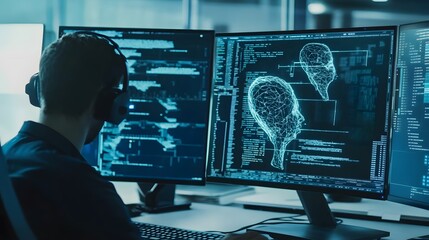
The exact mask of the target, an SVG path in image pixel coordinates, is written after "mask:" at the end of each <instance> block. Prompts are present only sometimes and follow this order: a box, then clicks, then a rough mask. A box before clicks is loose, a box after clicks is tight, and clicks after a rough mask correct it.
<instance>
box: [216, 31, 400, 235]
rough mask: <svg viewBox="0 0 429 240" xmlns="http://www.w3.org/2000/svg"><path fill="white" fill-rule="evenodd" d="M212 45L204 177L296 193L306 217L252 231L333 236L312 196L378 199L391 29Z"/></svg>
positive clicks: (228, 39) (383, 178)
mask: <svg viewBox="0 0 429 240" xmlns="http://www.w3.org/2000/svg"><path fill="white" fill-rule="evenodd" d="M215 41H216V43H215V44H216V56H215V63H216V69H215V77H214V90H213V113H212V114H213V116H212V119H213V124H212V126H211V142H210V145H209V146H210V151H209V154H210V156H209V162H208V180H209V181H216V182H224V183H237V184H247V185H258V186H268V187H279V188H288V189H297V190H298V195H299V196H300V199H301V202H302V204H303V206H304V209H305V210H306V213H307V216H308V217H309V219H310V221H311V222H312V225H305V226H303V225H296V224H294V225H293V226H291V227H290V228H288V227H286V226H281V227H280V226H276V227H275V228H276V230H279V231H280V232H281V233H278V232H277V233H276V230H273V229H267V228H258V230H260V231H262V232H267V233H272V234H273V235H276V234H290V233H292V232H296V233H297V235H298V236H301V237H302V236H303V235H305V236H309V235H306V234H309V233H310V232H312V233H314V229H315V228H317V227H315V226H323V227H324V228H322V230H323V231H321V232H324V233H326V234H327V235H329V236H331V235H330V234H341V233H339V232H341V231H343V230H344V228H343V227H344V225H342V224H341V225H338V226H337V227H335V226H336V222H335V219H333V218H332V214H331V212H330V209H329V207H328V206H327V204H326V199H325V198H324V197H323V195H322V194H321V192H324V193H344V194H348V195H353V196H361V197H367V198H375V199H386V197H387V187H388V185H387V173H388V159H389V153H390V152H389V140H390V116H391V114H390V112H391V108H392V101H391V97H392V90H393V79H394V78H393V76H394V63H395V49H396V27H394V26H388V27H368V28H351V29H329V30H307V31H288V32H261V33H225V34H217V35H216V40H215ZM308 198H310V199H308ZM317 201H320V202H317ZM312 208H313V209H312ZM313 210H314V212H313ZM324 211H325V213H326V217H323V216H320V215H318V214H323V213H322V212H324ZM325 227H327V228H325ZM325 230H326V231H325ZM328 230H329V231H328ZM344 231H346V232H348V231H349V230H344ZM351 231H354V230H351ZM370 232H372V231H371V230H368V231H367V230H362V232H361V233H363V234H369V236H372V237H378V236H386V234H387V235H388V233H387V232H372V233H374V234H375V235H371V234H372V233H370ZM317 234H318V232H317V230H316V239H322V238H323V236H321V235H320V236H318V235H317ZM348 234H350V235H347V237H352V236H356V237H362V236H359V234H355V233H353V234H351V233H348ZM332 236H333V235H332ZM339 236H341V235H339ZM363 236H367V235H363ZM343 237H344V236H343ZM340 238H341V237H340Z"/></svg>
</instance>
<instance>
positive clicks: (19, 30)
mask: <svg viewBox="0 0 429 240" xmlns="http://www.w3.org/2000/svg"><path fill="white" fill-rule="evenodd" d="M0 36H1V37H0V115H1V117H0V140H1V144H4V143H6V142H7V141H9V140H10V139H11V138H12V137H14V136H15V135H16V134H17V133H18V131H19V129H20V128H21V126H22V123H23V122H24V121H26V120H33V121H34V120H37V119H38V117H39V109H38V108H36V107H33V106H32V105H31V104H30V102H29V99H28V96H27V95H26V94H25V84H27V83H28V82H29V81H30V77H31V76H32V75H33V74H35V73H36V72H38V71H39V61H40V56H41V54H42V48H43V24H0Z"/></svg>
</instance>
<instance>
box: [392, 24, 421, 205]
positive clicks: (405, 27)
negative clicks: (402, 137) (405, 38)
mask: <svg viewBox="0 0 429 240" xmlns="http://www.w3.org/2000/svg"><path fill="white" fill-rule="evenodd" d="M420 28H428V29H429V21H422V22H414V23H406V24H402V25H399V26H398V46H399V44H400V43H399V41H400V38H399V36H400V34H401V31H403V30H413V29H420ZM397 60H399V55H398V59H397ZM395 69H397V67H396V68H395ZM397 81H398V83H399V78H398V77H397ZM398 87H399V86H398ZM397 90H398V91H399V88H398V89H397ZM395 99H396V97H395ZM394 110H395V109H393V111H394ZM393 113H394V112H392V116H393ZM392 148H393V147H392ZM391 151H392V149H391ZM392 156H393V155H392ZM392 160H393V159H391V164H393V162H392ZM389 184H390V186H391V185H392V183H391V179H390V174H389ZM387 200H389V201H392V202H397V203H401V204H406V205H409V206H414V207H419V208H422V209H428V210H429V203H424V202H421V201H416V200H412V199H410V198H405V197H404V196H398V195H395V194H393V193H392V192H390V193H389V195H388V198H387Z"/></svg>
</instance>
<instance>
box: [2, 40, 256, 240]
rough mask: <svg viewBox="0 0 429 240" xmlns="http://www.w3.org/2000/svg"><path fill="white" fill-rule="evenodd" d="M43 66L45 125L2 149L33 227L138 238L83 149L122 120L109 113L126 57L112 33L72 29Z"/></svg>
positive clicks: (39, 231) (54, 234) (50, 235)
mask: <svg viewBox="0 0 429 240" xmlns="http://www.w3.org/2000/svg"><path fill="white" fill-rule="evenodd" d="M39 69H40V72H39V75H38V79H37V78H36V80H37V81H35V83H37V84H36V87H35V88H34V89H35V90H36V95H38V94H39V93H40V97H38V98H37V99H36V100H32V101H36V102H37V104H35V105H38V104H39V105H40V108H41V110H40V116H39V122H37V123H36V122H30V121H29V122H25V123H24V125H23V126H22V128H21V130H20V131H19V133H18V135H17V136H16V137H14V138H13V139H12V140H10V141H9V142H8V143H6V144H5V145H4V146H3V150H4V152H5V154H6V156H7V157H8V158H9V160H8V164H9V170H10V176H11V177H12V179H13V182H14V187H15V190H16V192H17V195H18V198H19V199H20V203H21V205H22V207H23V210H24V213H25V215H26V217H27V218H28V219H27V220H28V222H29V224H30V226H31V228H32V229H33V231H34V233H35V234H36V236H38V237H39V238H40V239H138V238H139V232H138V230H137V229H136V227H135V226H134V224H133V223H132V222H131V220H130V216H129V215H128V212H127V210H126V208H125V205H124V203H123V202H122V200H121V198H120V197H119V196H118V194H117V193H116V191H115V189H114V187H113V185H112V184H111V183H110V182H108V181H106V180H104V179H103V178H102V177H101V176H100V174H99V173H98V172H96V171H95V170H94V169H93V168H92V167H91V166H90V165H89V164H88V163H87V162H86V161H85V159H84V158H83V157H82V155H81V154H80V151H81V150H82V147H83V145H84V144H85V143H89V142H91V141H92V140H93V139H94V138H95V137H96V136H97V134H98V133H99V131H100V129H101V127H102V125H103V123H104V121H105V120H107V121H111V122H115V121H116V122H117V120H118V118H117V116H116V118H115V117H113V119H112V117H111V116H110V114H111V112H112V109H111V108H113V106H112V105H114V103H112V101H113V102H114V100H112V99H116V98H115V96H117V95H121V90H120V89H118V88H117V86H118V85H119V84H120V83H121V81H125V79H126V78H127V72H126V63H125V57H124V56H123V55H122V54H121V53H120V52H119V51H118V49H117V47H115V43H113V42H111V40H108V39H107V38H105V37H102V36H97V35H95V34H90V33H73V34H69V35H65V36H63V37H62V38H60V39H59V40H57V41H56V42H54V43H52V44H51V45H49V46H48V47H47V48H46V49H45V51H44V52H43V54H42V57H41V60H40V66H39ZM124 83H125V82H124ZM33 104H34V103H33ZM113 111H115V110H113ZM122 113H123V112H122ZM118 114H121V111H119V113H118ZM243 237H244V238H243V239H250V238H252V237H253V235H252V236H251V235H245V236H243ZM256 238H258V236H256ZM233 239H238V238H237V236H233ZM261 239H264V238H261Z"/></svg>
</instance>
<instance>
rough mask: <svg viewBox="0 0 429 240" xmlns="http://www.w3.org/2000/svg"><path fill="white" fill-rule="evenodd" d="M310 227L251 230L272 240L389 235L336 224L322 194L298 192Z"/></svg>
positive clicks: (377, 237) (292, 226)
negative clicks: (266, 235) (268, 236)
mask: <svg viewBox="0 0 429 240" xmlns="http://www.w3.org/2000/svg"><path fill="white" fill-rule="evenodd" d="M297 192H298V196H299V199H300V200H301V203H302V206H303V207H304V210H305V213H306V214H307V217H308V220H309V222H310V223H309V224H296V223H284V224H276V225H268V226H267V225H265V226H256V227H251V228H249V229H248V231H258V232H261V233H264V234H268V235H270V236H271V237H273V238H275V239H320V240H322V239H379V238H382V237H387V236H389V235H390V233H389V232H385V231H380V230H375V229H371V228H364V227H357V226H350V225H345V224H337V221H336V219H335V218H334V216H333V214H332V212H331V209H330V208H329V206H328V202H327V201H326V198H325V197H324V195H323V193H317V192H309V191H300V190H299V191H297Z"/></svg>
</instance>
